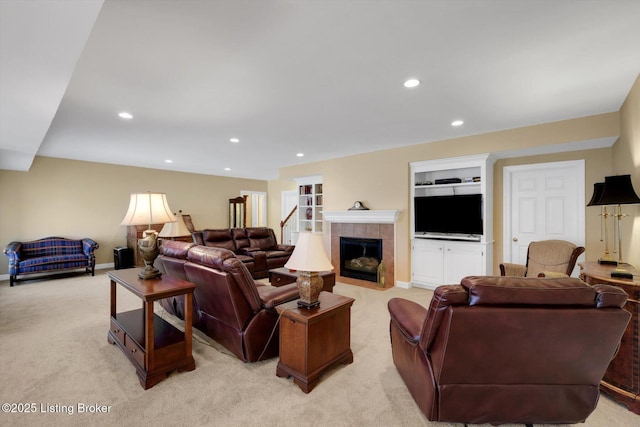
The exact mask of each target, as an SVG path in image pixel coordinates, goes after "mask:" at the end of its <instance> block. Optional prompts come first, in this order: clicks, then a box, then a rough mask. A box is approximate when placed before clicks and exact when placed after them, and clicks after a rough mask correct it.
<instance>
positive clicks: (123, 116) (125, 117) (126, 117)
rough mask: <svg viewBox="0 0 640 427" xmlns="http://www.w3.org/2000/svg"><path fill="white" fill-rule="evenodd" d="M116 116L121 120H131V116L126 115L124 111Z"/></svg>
mask: <svg viewBox="0 0 640 427" xmlns="http://www.w3.org/2000/svg"><path fill="white" fill-rule="evenodd" d="M118 116H119V117H120V118H122V119H133V116H132V115H131V114H129V113H127V112H126V111H123V112H121V113H118Z"/></svg>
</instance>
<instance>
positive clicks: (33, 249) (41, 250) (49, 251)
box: [4, 237, 99, 286]
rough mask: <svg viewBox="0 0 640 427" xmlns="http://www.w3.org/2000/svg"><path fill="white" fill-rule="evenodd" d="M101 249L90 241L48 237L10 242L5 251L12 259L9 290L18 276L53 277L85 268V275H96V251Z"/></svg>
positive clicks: (10, 259) (10, 262) (86, 239)
mask: <svg viewBox="0 0 640 427" xmlns="http://www.w3.org/2000/svg"><path fill="white" fill-rule="evenodd" d="M98 247H99V245H98V244H97V243H96V242H94V241H93V240H91V239H88V238H84V239H80V240H73V239H66V238H64V237H45V238H44V239H39V240H34V241H32V242H11V243H9V244H8V245H7V247H6V248H4V254H5V255H6V256H8V257H9V282H10V286H13V284H14V283H15V282H16V281H17V277H18V275H23V274H34V273H53V272H58V271H63V270H76V269H79V268H84V269H85V272H86V273H91V275H92V276H93V275H94V274H95V267H96V257H95V255H94V253H93V252H94V251H95V250H96V249H98Z"/></svg>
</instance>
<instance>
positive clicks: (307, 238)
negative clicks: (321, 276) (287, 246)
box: [284, 232, 333, 272]
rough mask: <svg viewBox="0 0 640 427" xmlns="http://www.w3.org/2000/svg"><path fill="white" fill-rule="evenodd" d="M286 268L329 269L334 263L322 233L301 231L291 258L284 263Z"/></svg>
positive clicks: (300, 269)
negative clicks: (328, 255)
mask: <svg viewBox="0 0 640 427" xmlns="http://www.w3.org/2000/svg"><path fill="white" fill-rule="evenodd" d="M284 266H285V267H286V268H290V269H293V270H299V271H316V272H317V271H327V270H332V269H333V265H331V261H329V258H327V253H326V252H325V250H324V244H323V243H322V234H320V233H306V232H305V233H300V236H299V237H298V242H297V243H296V247H295V249H294V250H293V253H292V254H291V258H289V261H287V263H286V264H285V265H284Z"/></svg>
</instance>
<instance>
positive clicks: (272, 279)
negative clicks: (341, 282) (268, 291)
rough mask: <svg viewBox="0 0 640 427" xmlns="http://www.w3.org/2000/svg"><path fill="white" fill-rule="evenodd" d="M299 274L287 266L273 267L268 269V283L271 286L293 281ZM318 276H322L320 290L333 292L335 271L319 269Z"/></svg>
mask: <svg viewBox="0 0 640 427" xmlns="http://www.w3.org/2000/svg"><path fill="white" fill-rule="evenodd" d="M299 275H300V272H298V271H291V270H289V269H288V268H284V267H281V268H273V269H271V270H269V283H270V284H271V286H284V285H288V284H289V283H295V281H296V280H297V279H298V276H299ZM318 276H320V277H321V278H322V290H323V291H327V292H333V287H334V286H335V285H336V273H334V272H333V271H321V272H319V273H318Z"/></svg>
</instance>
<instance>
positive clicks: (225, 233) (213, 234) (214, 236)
mask: <svg viewBox="0 0 640 427" xmlns="http://www.w3.org/2000/svg"><path fill="white" fill-rule="evenodd" d="M201 244H202V245H204V246H215V247H217V248H223V249H227V250H230V251H235V250H236V245H235V243H234V241H233V236H232V235H231V230H228V229H224V230H202V243H201Z"/></svg>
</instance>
